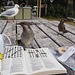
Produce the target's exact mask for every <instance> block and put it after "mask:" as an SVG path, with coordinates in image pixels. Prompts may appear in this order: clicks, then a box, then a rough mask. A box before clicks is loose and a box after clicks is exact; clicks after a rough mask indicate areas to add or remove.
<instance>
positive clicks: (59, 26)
mask: <svg viewBox="0 0 75 75" xmlns="http://www.w3.org/2000/svg"><path fill="white" fill-rule="evenodd" d="M67 21H72V19H69V18H66V19H62V20H61V21H60V23H59V25H58V30H59V32H63V33H67V32H68V31H67V30H66V28H65V25H64V22H67Z"/></svg>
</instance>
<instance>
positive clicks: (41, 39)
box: [32, 25, 58, 49]
mask: <svg viewBox="0 0 75 75" xmlns="http://www.w3.org/2000/svg"><path fill="white" fill-rule="evenodd" d="M32 29H33V32H34V34H35V39H36V41H37V42H38V43H39V45H40V46H41V47H48V48H51V49H54V48H57V47H58V46H57V45H56V44H55V43H54V42H53V41H52V40H51V39H49V38H48V37H47V36H46V35H45V34H44V33H43V32H42V31H41V30H39V29H38V28H37V27H36V26H35V25H33V26H32Z"/></svg>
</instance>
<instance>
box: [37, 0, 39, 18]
mask: <svg viewBox="0 0 75 75" xmlns="http://www.w3.org/2000/svg"><path fill="white" fill-rule="evenodd" d="M38 3H39V0H37V18H38Z"/></svg>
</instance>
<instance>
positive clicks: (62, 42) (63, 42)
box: [38, 25, 74, 46]
mask: <svg viewBox="0 0 75 75" xmlns="http://www.w3.org/2000/svg"><path fill="white" fill-rule="evenodd" d="M38 26H39V27H40V28H41V29H42V30H44V31H45V32H46V33H47V34H48V35H49V36H51V37H52V38H53V39H54V40H55V41H57V42H58V43H59V44H60V45H61V46H72V45H74V43H72V42H70V41H69V40H67V39H65V38H64V37H62V36H57V33H56V32H54V31H53V30H50V29H49V28H47V27H45V26H44V25H38Z"/></svg>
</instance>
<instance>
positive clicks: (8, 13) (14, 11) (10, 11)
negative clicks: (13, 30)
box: [0, 4, 19, 22]
mask: <svg viewBox="0 0 75 75" xmlns="http://www.w3.org/2000/svg"><path fill="white" fill-rule="evenodd" d="M18 8H19V5H18V4H15V6H14V7H13V8H11V9H8V10H6V11H4V12H2V13H1V14H0V16H5V17H7V18H6V21H7V22H8V17H11V18H12V21H13V22H14V20H13V17H14V16H15V15H17V14H18V12H19V9H18Z"/></svg>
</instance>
